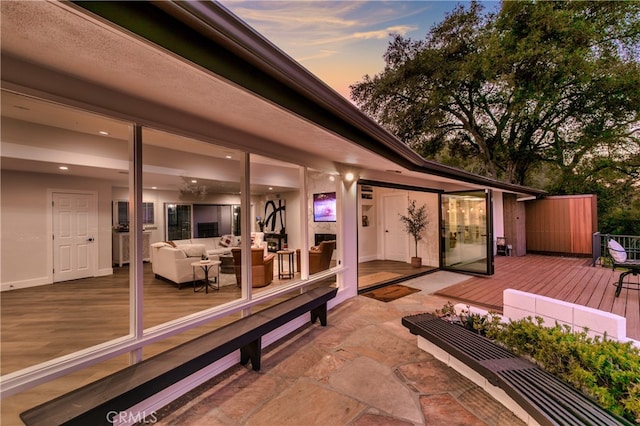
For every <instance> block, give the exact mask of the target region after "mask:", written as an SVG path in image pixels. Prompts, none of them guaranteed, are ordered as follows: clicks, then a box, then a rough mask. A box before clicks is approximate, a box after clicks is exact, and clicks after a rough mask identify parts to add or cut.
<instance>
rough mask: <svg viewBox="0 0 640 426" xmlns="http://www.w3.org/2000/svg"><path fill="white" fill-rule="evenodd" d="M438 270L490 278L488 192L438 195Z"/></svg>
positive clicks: (490, 251)
mask: <svg viewBox="0 0 640 426" xmlns="http://www.w3.org/2000/svg"><path fill="white" fill-rule="evenodd" d="M441 200H442V202H441V210H442V213H441V214H442V225H441V226H442V244H441V255H442V267H443V268H444V269H448V270H452V271H461V272H473V273H477V274H486V275H492V274H493V251H492V250H491V249H490V244H489V243H490V241H491V240H492V238H491V229H492V223H491V217H492V212H491V192H490V191H466V192H455V193H447V194H442V198H441Z"/></svg>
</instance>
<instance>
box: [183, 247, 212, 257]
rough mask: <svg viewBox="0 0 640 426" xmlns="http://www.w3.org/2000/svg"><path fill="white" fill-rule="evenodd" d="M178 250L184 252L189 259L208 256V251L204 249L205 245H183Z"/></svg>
mask: <svg viewBox="0 0 640 426" xmlns="http://www.w3.org/2000/svg"><path fill="white" fill-rule="evenodd" d="M178 248H179V249H180V250H182V251H183V252H184V254H186V255H187V257H201V256H202V255H205V256H206V255H207V249H206V248H205V247H204V244H181V245H180V246H179V247H178Z"/></svg>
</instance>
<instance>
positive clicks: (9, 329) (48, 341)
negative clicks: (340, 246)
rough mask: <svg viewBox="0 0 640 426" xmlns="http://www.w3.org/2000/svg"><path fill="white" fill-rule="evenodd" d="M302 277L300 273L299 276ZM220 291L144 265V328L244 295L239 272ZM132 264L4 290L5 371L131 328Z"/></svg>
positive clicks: (0, 316) (1, 358)
mask: <svg viewBox="0 0 640 426" xmlns="http://www.w3.org/2000/svg"><path fill="white" fill-rule="evenodd" d="M296 275H297V276H298V277H299V273H298V274H296ZM220 281H221V287H220V290H211V289H210V290H209V293H208V294H206V293H205V292H203V291H199V292H194V291H193V287H192V285H191V283H185V284H183V285H182V289H180V290H179V289H178V287H177V285H176V284H175V283H172V282H169V281H166V280H163V279H157V278H155V276H154V274H153V272H152V271H151V264H147V263H145V264H144V289H143V294H144V319H143V322H144V328H149V327H153V326H157V325H159V324H162V323H165V322H167V321H171V320H174V319H177V318H181V317H184V316H186V315H190V314H193V313H196V312H199V311H202V310H205V309H209V308H211V307H214V306H219V305H222V304H224V303H227V302H231V301H233V300H237V299H239V298H240V296H241V292H240V288H238V287H237V285H236V279H235V274H220ZM290 281H291V280H282V281H280V280H278V279H277V274H276V277H275V278H274V280H273V282H272V283H271V284H270V285H269V286H267V287H263V288H255V289H254V292H256V293H259V292H262V291H266V290H270V289H272V288H274V287H276V286H278V285H281V284H283V283H289V282H290ZM129 297H130V289H129V267H128V266H123V267H121V268H114V274H113V275H110V276H104V277H95V278H86V279H80V280H73V281H67V282H60V283H55V284H51V285H46V286H39V287H30V288H25V289H18V290H12V291H7V292H3V293H2V294H1V295H0V307H1V311H0V332H1V333H2V352H1V354H0V366H1V367H0V368H1V371H2V374H7V373H10V372H13V371H17V370H20V369H22V368H26V367H29V366H32V365H35V364H38V363H40V362H44V361H47V360H49V359H52V358H55V357H59V356H62V355H66V354H69V353H72V352H75V351H78V350H81V349H85V348H87V347H90V346H93V345H97V344H100V343H103V342H106V341H109V340H112V339H116V338H119V337H123V336H125V335H127V334H128V332H129V315H130V312H129V309H130V308H129ZM237 318H239V314H236V315H231V316H229V317H226V318H224V319H221V320H217V321H213V322H211V323H209V324H207V325H205V326H201V327H198V328H196V329H193V330H189V332H185V333H181V334H180V335H177V336H174V337H172V338H169V339H166V340H165V341H163V342H160V343H156V344H154V345H151V346H149V347H147V348H145V353H144V356H149V355H152V354H154V353H158V352H161V351H162V350H165V349H167V348H169V347H171V346H174V345H175V344H177V343H179V342H181V341H185V340H188V339H189V338H193V337H195V336H197V335H200V334H202V333H204V332H206V331H208V330H211V329H215V328H218V327H220V326H222V325H223V324H226V323H228V322H231V321H233V320H235V319H237Z"/></svg>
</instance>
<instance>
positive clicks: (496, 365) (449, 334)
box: [402, 314, 633, 426]
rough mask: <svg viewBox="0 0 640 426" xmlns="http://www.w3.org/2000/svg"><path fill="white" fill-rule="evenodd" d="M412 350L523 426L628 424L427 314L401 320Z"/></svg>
mask: <svg viewBox="0 0 640 426" xmlns="http://www.w3.org/2000/svg"><path fill="white" fill-rule="evenodd" d="M402 324H403V325H404V326H405V327H407V328H408V329H409V331H410V332H411V333H412V334H415V335H417V336H418V346H419V347H420V348H421V349H423V350H425V351H427V352H429V353H431V354H432V355H433V356H434V357H436V358H437V359H439V360H440V361H442V362H444V363H445V364H447V365H448V366H450V367H452V368H454V369H456V370H457V371H458V372H460V373H461V374H462V375H464V376H465V377H467V378H468V379H470V380H472V381H473V382H474V383H476V384H477V385H478V386H480V387H481V388H483V389H484V390H485V391H486V392H487V393H489V394H490V395H491V396H492V397H493V398H495V399H496V400H497V401H499V402H500V403H502V404H503V405H504V406H505V407H507V408H508V409H509V410H511V411H512V412H513V413H514V414H515V415H516V416H518V417H519V418H520V419H522V420H523V421H524V422H525V423H526V424H527V425H534V424H538V425H576V426H577V425H585V424H589V425H601V426H612V425H632V424H633V423H631V422H628V421H627V420H625V419H623V418H621V417H619V416H616V415H614V414H612V413H609V412H608V411H606V410H604V409H603V408H601V407H600V406H599V405H597V404H595V403H594V402H593V401H591V400H590V399H588V398H587V397H585V396H584V395H582V394H580V393H579V392H577V391H576V390H574V389H573V388H572V387H570V386H568V385H567V384H565V383H564V382H563V381H561V380H559V379H558V378H556V377H555V376H553V375H552V374H549V373H547V372H545V371H544V370H542V369H541V368H539V367H538V366H536V365H535V364H533V363H532V362H530V361H527V360H525V359H523V358H520V357H518V356H517V355H514V354H513V353H511V352H510V351H508V350H506V349H505V348H503V347H501V346H498V345H496V344H495V343H493V342H492V341H491V340H489V339H487V338H485V337H482V336H480V335H478V334H476V333H473V332H471V331H469V330H467V329H465V328H464V327H462V326H460V325H456V324H451V323H449V322H447V321H444V320H442V319H440V318H439V317H437V316H435V315H431V314H419V315H412V316H408V317H404V318H403V319H402Z"/></svg>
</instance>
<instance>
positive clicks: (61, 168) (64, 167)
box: [58, 166, 69, 170]
mask: <svg viewBox="0 0 640 426" xmlns="http://www.w3.org/2000/svg"><path fill="white" fill-rule="evenodd" d="M58 168H59V169H60V170H69V167H67V166H60V167H58Z"/></svg>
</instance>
